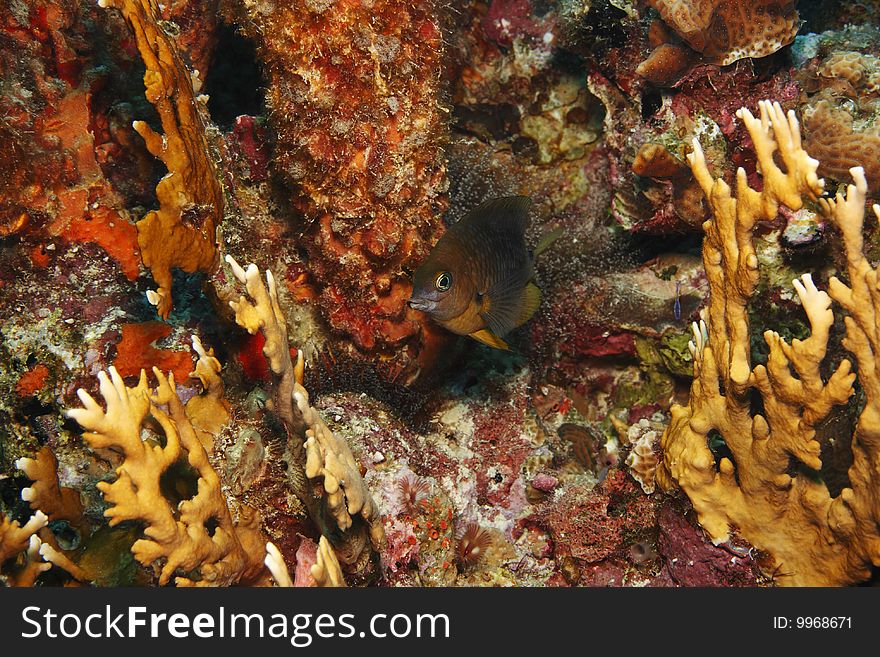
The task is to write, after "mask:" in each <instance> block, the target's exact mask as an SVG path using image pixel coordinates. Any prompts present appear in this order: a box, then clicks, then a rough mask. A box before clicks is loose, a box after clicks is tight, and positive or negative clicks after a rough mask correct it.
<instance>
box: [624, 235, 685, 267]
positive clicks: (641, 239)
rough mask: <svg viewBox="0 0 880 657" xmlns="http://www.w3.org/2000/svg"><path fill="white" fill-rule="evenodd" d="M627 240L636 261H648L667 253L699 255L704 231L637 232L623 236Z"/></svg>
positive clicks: (629, 249)
mask: <svg viewBox="0 0 880 657" xmlns="http://www.w3.org/2000/svg"><path fill="white" fill-rule="evenodd" d="M621 239H622V240H623V241H625V242H626V244H627V248H628V251H629V253H630V254H632V260H633V262H634V263H646V262H648V261H649V260H651V259H652V258H655V257H657V256H658V255H661V254H665V253H681V254H685V255H695V256H699V255H700V254H701V253H702V243H703V234H702V233H679V234H666V235H653V234H647V233H635V234H633V235H627V236H623V237H622V238H621Z"/></svg>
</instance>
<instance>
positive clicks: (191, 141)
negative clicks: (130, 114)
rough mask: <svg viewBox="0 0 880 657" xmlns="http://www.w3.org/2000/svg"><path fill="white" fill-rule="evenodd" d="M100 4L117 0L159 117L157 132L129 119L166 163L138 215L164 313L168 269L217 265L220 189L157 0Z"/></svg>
mask: <svg viewBox="0 0 880 657" xmlns="http://www.w3.org/2000/svg"><path fill="white" fill-rule="evenodd" d="M100 4H101V6H103V7H110V6H112V7H116V8H118V9H119V10H120V11H122V13H123V15H124V16H125V18H126V20H127V21H128V22H129V24H131V27H132V30H133V31H134V36H135V40H136V41H137V45H138V50H139V51H140V54H141V58H142V59H143V61H144V65H145V66H146V68H147V71H146V73H145V74H144V85H145V86H146V93H147V100H149V101H150V102H151V103H152V104H153V106H154V107H155V108H156V111H157V112H158V113H159V118H160V119H161V120H162V130H163V133H164V134H161V135H160V134H158V133H156V132H154V131H153V130H152V129H151V128H150V126H148V125H147V124H146V123H145V122H144V121H135V122H134V124H133V126H134V129H135V130H136V131H137V132H138V133H139V134H140V135H141V137H143V139H144V142H145V143H146V146H147V150H149V151H150V153H151V154H152V155H153V156H154V157H157V158H159V159H160V160H161V161H162V163H163V164H164V165H165V167H166V168H167V169H168V174H167V175H166V176H165V177H163V178H162V180H161V181H159V184H158V185H157V186H156V196H157V197H158V199H159V209H158V210H152V211H150V212H148V213H147V214H146V216H144V218H143V219H141V220H140V221H139V222H138V223H137V229H138V245H139V246H140V249H141V257H142V258H143V261H144V265H146V266H147V267H149V268H150V271H152V273H153V278H154V279H155V281H156V283H157V284H158V286H159V288H158V290H156V291H155V292H153V291H151V292H150V293H149V294H148V298H149V299H150V301H151V303H153V304H154V305H156V306H158V308H157V310H158V313H159V315H160V316H161V317H163V318H165V319H167V318H168V315H169V314H170V313H171V307H172V301H171V269H172V268H173V267H177V268H179V269H182V270H184V271H186V272H195V271H201V272H208V271H211V270H212V269H213V268H214V266H215V265H216V262H217V246H216V229H217V226H218V225H219V223H220V220H221V219H222V217H223V193H222V189H221V187H220V183H219V182H218V180H219V178H218V175H217V172H216V171H215V168H214V164H213V162H212V161H211V158H210V156H209V149H208V141H207V139H206V137H205V125H204V122H203V121H202V118H201V116H200V114H199V108H198V105H197V103H198V102H199V101H198V99H197V98H196V94H195V91H194V90H193V86H192V79H191V77H190V74H189V72H188V71H187V69H186V66H185V65H184V63H183V60H182V59H181V57H180V54H179V53H178V51H177V47H176V46H175V44H174V42H173V40H172V39H171V38H170V37H169V36H168V35H167V34H165V32H164V31H163V29H162V27H161V25H160V15H159V8H158V6H157V3H156V0H100Z"/></svg>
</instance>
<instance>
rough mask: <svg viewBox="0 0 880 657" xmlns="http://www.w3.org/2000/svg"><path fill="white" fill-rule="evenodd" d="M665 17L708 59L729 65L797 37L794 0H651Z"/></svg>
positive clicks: (766, 51) (681, 35)
mask: <svg viewBox="0 0 880 657" xmlns="http://www.w3.org/2000/svg"><path fill="white" fill-rule="evenodd" d="M647 4H648V6H650V7H653V8H654V9H656V10H657V11H658V12H660V16H661V18H662V19H663V21H664V22H665V23H666V24H667V25H669V27H671V28H672V29H673V30H675V32H676V33H677V34H678V35H679V36H680V37H681V38H682V39H684V40H685V41H686V42H687V43H688V45H689V46H690V47H691V48H693V49H694V50H696V51H697V52H699V53H702V54H703V57H704V58H705V59H706V61H709V62H711V63H714V64H720V65H722V66H723V65H726V64H731V63H733V62H735V61H736V60H738V59H743V58H744V57H766V56H767V55H772V54H773V53H774V52H776V51H777V50H779V49H780V48H782V47H783V46H786V45H788V44H789V43H791V42H792V41H794V37H795V34H796V33H797V30H798V13H797V11H796V10H795V3H794V0H754V1H753V2H745V3H739V2H728V1H726V0H647Z"/></svg>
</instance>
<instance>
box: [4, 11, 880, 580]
mask: <svg viewBox="0 0 880 657" xmlns="http://www.w3.org/2000/svg"><path fill="white" fill-rule="evenodd" d="M0 4H2V6H3V8H4V11H2V12H0V92H2V93H0V147H2V149H3V152H4V156H3V157H2V158H0V177H2V179H3V180H4V181H5V182H7V184H6V185H5V186H0V307H3V308H4V309H5V310H6V311H7V312H6V315H5V321H4V322H3V326H2V327H0V557H3V559H0V569H2V573H0V576H2V582H3V583H4V584H10V585H37V586H52V585H71V586H116V585H128V586H131V585H135V586H137V585H142V586H155V585H160V584H170V583H177V584H178V585H181V586H190V585H209V584H215V585H226V584H237V585H240V584H255V585H267V584H269V583H270V575H271V579H272V580H274V583H275V585H277V586H291V585H293V586H318V585H330V586H339V585H348V586H359V585H379V586H755V585H776V584H791V583H823V584H842V583H852V582H857V581H861V580H863V579H865V577H866V576H867V573H868V571H867V568H868V567H869V565H870V564H872V563H873V562H874V561H876V560H877V558H876V557H877V555H876V553H875V551H872V550H873V547H872V546H873V545H874V544H875V542H876V537H874V536H873V532H874V530H873V528H874V527H875V526H876V522H875V521H876V518H875V517H874V516H875V515H876V514H875V512H874V509H873V508H872V504H871V502H870V499H869V497H867V496H866V491H868V490H870V489H871V487H872V486H871V483H872V477H873V468H874V460H875V457H874V451H875V450H874V443H875V442H876V440H875V437H874V432H875V427H874V425H875V424H876V422H875V420H874V415H875V409H874V406H875V405H876V403H877V402H876V400H877V398H878V397H877V393H876V390H875V388H876V385H875V382H874V381H873V373H872V372H873V369H872V367H873V365H872V362H873V361H872V359H873V353H875V352H874V348H875V346H874V345H873V342H872V341H873V339H874V331H873V327H874V323H875V322H874V321H873V319H872V313H873V312H874V304H873V298H872V297H871V296H870V290H872V289H873V287H874V282H875V281H874V280H873V277H875V276H876V275H875V274H874V273H873V269H871V266H870V265H869V264H868V263H869V262H874V261H875V260H876V258H877V253H878V248H880V247H878V237H877V234H876V231H875V230H872V229H870V228H868V229H867V230H866V231H865V237H864V239H863V241H861V242H859V241H858V238H859V236H860V234H861V230H862V227H861V223H860V222H861V220H862V218H861V214H859V212H857V209H858V208H857V206H858V205H859V203H860V199H861V196H862V195H866V194H871V193H876V191H877V180H878V179H880V172H878V171H877V170H876V163H877V162H878V161H880V157H876V156H874V155H873V154H874V152H875V151H876V148H875V146H876V139H875V137H876V135H875V134H874V133H875V132H876V127H875V126H874V123H875V121H874V119H875V118H876V114H877V111H878V109H877V108H878V104H877V94H878V79H880V78H878V70H880V69H878V61H880V60H878V57H880V52H878V48H877V43H878V42H880V41H878V31H877V28H876V27H875V26H873V25H870V24H863V25H859V24H858V23H869V22H870V21H874V22H876V13H877V12H876V7H875V5H876V4H877V3H868V4H865V5H859V6H856V5H855V3H849V2H844V1H843V0H839V1H838V0H835V2H833V3H832V5H831V6H833V10H832V9H828V10H825V11H820V10H819V9H818V8H817V4H818V3H806V2H801V3H800V4H799V6H798V11H797V12H796V11H795V6H794V5H795V3H794V2H786V1H777V2H772V1H770V0H767V1H764V0H761V1H760V2H756V3H751V4H750V5H748V6H739V5H736V6H735V5H734V3H727V2H715V1H713V0H706V1H703V0H694V1H690V0H688V1H681V2H679V1H676V2H667V1H666V0H650V1H648V2H636V1H635V0H590V1H589V2H584V1H582V0H551V1H549V2H545V1H544V0H468V2H462V3H453V4H450V3H443V2H437V1H435V0H415V1H414V2H404V1H402V0H374V1H372V2H370V3H366V2H335V3H331V2H325V1H323V0H320V1H319V0H314V1H313V0H308V1H307V2H297V3H274V4H273V3H266V2H252V1H251V0H168V1H166V2H162V3H159V2H155V1H154V0H106V1H105V3H104V4H106V5H108V6H111V7H115V8H116V9H109V10H107V9H106V8H101V7H99V6H98V5H97V3H94V2H75V1H73V0H33V1H32V2H27V3H24V2H20V1H18V0H16V1H12V0H7V1H6V2H3V0H0ZM117 9H118V11H117ZM798 12H799V13H798ZM846 23H854V24H853V25H850V26H845V24H846ZM799 26H800V28H801V30H800V34H799V36H797V38H796V39H795V40H794V43H793V44H791V46H788V45H786V44H789V43H791V40H792V38H794V32H795V31H796V30H797V29H798V27H799ZM810 32H815V33H810ZM646 56H647V59H646ZM203 94H204V95H203ZM208 96H210V97H208ZM762 98H771V99H773V100H775V101H778V102H779V103H780V106H781V108H783V109H785V110H789V109H793V110H795V111H796V112H797V113H798V115H799V116H801V117H803V124H804V131H803V138H804V149H805V150H806V151H808V152H810V153H811V155H812V156H813V157H816V158H818V160H819V162H818V165H817V166H818V168H816V167H815V166H814V162H813V161H812V160H810V159H807V158H806V156H805V155H804V154H803V153H802V151H800V150H799V149H798V148H797V144H796V139H795V137H796V132H795V131H794V127H793V124H792V123H788V119H787V118H786V119H785V122H786V123H785V124H784V125H783V121H782V119H781V118H780V117H781V115H780V114H779V111H778V110H777V109H775V108H774V109H772V111H771V108H770V107H768V106H764V110H765V111H766V112H767V119H766V121H765V122H764V123H762V122H761V120H760V119H756V121H757V123H750V125H752V132H750V130H749V129H748V127H744V123H743V121H740V120H738V119H737V118H736V116H737V115H736V111H737V110H738V109H739V108H740V107H743V106H746V107H755V106H757V103H758V100H759V99H762ZM743 116H746V115H743ZM133 125H134V127H133ZM786 125H787V126H788V128H787V129H788V133H786V134H787V135H789V136H783V135H782V133H781V132H779V130H781V129H782V128H784V127H785V126H786ZM755 129H757V133H755V132H754V130H755ZM755 134H757V135H758V138H755ZM768 135H771V136H772V137H773V140H774V143H776V146H775V148H776V150H775V151H774V152H772V153H770V152H769V150H770V149H771V148H774V147H771V146H768V141H767V140H768V139H769V137H768ZM695 138H696V139H697V140H698V141H699V143H700V145H701V151H700V152H701V153H702V157H703V159H704V160H705V167H702V166H697V167H695V168H694V169H692V167H690V166H688V154H689V153H690V151H691V148H692V146H691V143H692V142H693V140H694V139H695ZM777 142H778V143H777ZM756 149H757V151H756ZM756 152H757V157H756ZM857 165H862V166H864V167H865V169H864V179H863V178H862V176H861V175H860V174H856V178H855V180H856V185H855V187H854V188H852V189H851V190H850V191H848V192H847V193H846V196H845V197H841V198H839V199H835V198H831V196H830V195H828V196H825V197H823V196H822V192H821V190H820V189H819V187H818V184H819V183H818V176H825V177H826V179H828V180H829V181H833V182H834V183H847V182H849V180H850V176H851V174H850V172H849V169H850V168H852V167H853V166H857ZM737 170H740V171H741V173H739V174H738V176H739V182H738V183H737V184H738V185H739V186H740V187H741V190H740V192H739V193H737V194H735V195H736V197H737V198H735V199H734V198H732V196H734V192H730V195H731V198H729V199H727V198H726V197H724V189H725V188H724V187H723V186H721V183H716V182H715V181H714V178H718V179H721V180H727V181H728V183H731V181H732V180H734V178H733V177H732V175H733V174H734V173H735V171H737ZM695 171H696V174H695ZM709 171H711V174H710V173H708V172H709ZM799 176H800V178H798V177H799ZM798 180H800V182H798ZM826 187H827V188H828V189H829V190H830V192H829V194H830V193H833V192H836V191H838V190H837V189H836V188H835V187H834V185H833V184H831V183H829V184H828V185H826ZM710 188H711V190H714V191H712V192H711V193H710V195H709V196H706V194H704V190H707V189H710ZM747 188H750V189H747ZM752 190H761V191H752ZM853 190H854V191H853ZM523 194H524V195H528V196H530V197H531V198H532V201H533V203H532V208H533V209H532V214H531V216H530V225H529V229H528V231H527V235H526V241H527V244H528V245H529V247H530V248H535V245H537V244H539V242H541V239H542V237H543V236H545V235H547V234H549V233H554V232H556V233H561V234H562V236H563V237H562V238H561V239H558V240H557V241H556V242H554V243H553V245H552V246H551V247H550V248H549V249H547V250H546V251H545V252H543V253H541V255H540V257H538V258H537V259H536V262H535V276H536V282H537V283H539V285H540V287H541V289H542V293H543V294H542V296H543V301H542V304H541V307H540V308H539V309H538V311H537V312H536V313H535V315H534V316H533V318H532V319H531V320H530V321H529V322H528V323H527V324H526V325H524V326H523V327H522V328H520V329H517V330H516V331H513V332H511V334H510V335H509V338H510V340H509V344H510V347H511V351H510V352H507V353H503V354H501V353H491V352H489V350H487V349H484V348H483V347H482V346H480V345H477V344H469V343H468V342H467V341H463V340H457V339H456V338H455V337H454V336H450V335H448V334H446V333H445V332H444V331H443V330H442V329H440V328H439V327H438V326H437V325H435V324H433V323H431V322H430V321H428V320H426V319H425V318H424V317H423V316H421V315H420V314H418V313H416V312H413V311H411V310H409V309H407V308H406V306H405V301H406V299H407V298H408V297H409V291H410V275H411V272H412V271H413V270H415V269H416V268H417V267H418V266H419V265H420V264H421V262H423V260H424V258H425V257H426V256H427V254H428V253H429V252H430V249H431V247H432V245H433V244H434V243H436V241H437V239H438V238H439V236H440V235H441V234H442V232H443V230H444V224H445V225H446V226H448V225H450V224H451V223H452V222H455V221H457V220H458V219H460V218H461V217H463V216H465V215H466V214H467V212H468V211H469V210H470V209H471V208H473V207H475V206H476V205H478V204H479V203H481V202H483V201H485V200H487V199H491V198H496V197H500V196H510V195H523ZM861 200H865V199H861ZM874 200H876V199H874ZM734 212H738V213H739V216H738V217H734V216H733V215H732V214H731V213H734ZM221 219H222V222H221ZM138 220H139V221H138ZM707 220H708V223H705V222H706V221H707ZM737 222H739V223H737ZM704 226H705V227H706V229H707V230H708V233H706V234H705V236H704V234H703V232H702V229H703V227H704ZM838 228H839V229H840V230H838ZM841 233H842V235H843V237H842V238H841ZM704 240H705V241H704ZM703 241H704V242H703ZM701 242H703V244H702V246H701ZM841 245H843V247H845V248H840V247H841ZM701 248H702V254H701V253H700V251H701ZM701 255H702V257H701ZM224 256H230V259H228V260H227V259H226V258H225V257H224ZM236 261H237V262H256V263H259V264H260V269H261V270H264V271H266V272H268V271H271V272H272V274H271V275H270V274H268V273H267V274H266V276H265V278H264V280H261V279H260V272H259V271H258V270H257V269H256V267H254V266H250V267H247V268H241V267H239V266H238V265H237V264H235V263H236ZM142 265H145V267H142ZM805 271H812V272H813V280H815V281H816V283H815V286H812V285H811V284H810V282H809V280H805V279H803V278H800V275H801V274H802V273H803V272H805ZM835 275H836V276H837V277H838V278H839V279H840V281H845V283H844V282H830V283H828V285H827V287H826V282H827V281H836V279H833V278H832V277H833V276H835ZM793 278H797V279H798V284H797V287H796V289H792V286H791V284H790V282H791V280H792V279H793ZM157 287H158V290H156V289H155V288H157ZM814 288H815V289H814ZM172 289H173V292H172ZM819 289H827V290H828V295H829V297H828V298H826V297H825V296H823V294H825V293H822V292H819ZM144 292H146V293H147V294H146V298H145V295H144ZM172 297H173V298H172ZM832 300H834V304H835V305H834V306H832V305H831V304H832ZM149 301H151V302H153V303H154V304H158V313H159V317H158V318H157V317H156V316H155V313H156V309H155V308H153V307H151V306H150V304H149V303H148V302H149ZM172 301H173V307H172ZM230 302H231V303H230ZM832 308H833V310H834V313H833V315H832V314H831V310H832ZM804 310H806V313H805V312H804ZM701 315H702V316H703V317H705V318H706V319H707V321H708V326H707V328H706V331H705V334H704V332H703V331H702V330H698V333H697V335H696V336H695V338H696V340H695V341H696V342H697V343H699V344H696V345H694V349H693V350H690V349H689V348H688V340H689V338H690V332H689V330H688V329H689V326H690V324H691V322H693V321H697V322H698V329H699V320H700V317H701ZM157 320H161V321H157ZM236 324H237V325H238V326H239V327H241V328H243V329H244V330H239V329H238V328H236ZM844 327H845V328H846V331H847V337H846V338H841V336H842V335H843V333H844ZM767 328H769V329H772V331H773V332H771V333H768V334H766V338H765V339H764V340H761V339H760V334H761V333H763V332H764V330H765V329H767ZM706 340H708V343H706ZM866 341H867V342H866ZM203 343H204V346H203ZM209 345H210V347H211V348H210V349H209V348H207V347H208V346H209ZM193 351H195V353H196V354H197V356H198V360H197V362H196V363H195V365H194V364H193V356H192V355H191V354H192V352H193ZM845 359H846V360H845ZM850 361H852V362H853V363H855V362H856V361H858V363H857V364H858V380H857V381H855V380H852V377H853V376H854V375H853V374H852V373H849V372H848V370H847V369H846V367H847V365H846V363H849V362H850ZM221 362H222V363H223V367H221ZM111 368H113V369H111ZM153 368H155V369H153ZM852 369H853V370H855V369H856V368H855V366H853V368H852ZM114 371H115V374H113V372H114ZM143 371H146V372H147V373H149V372H156V378H155V380H154V382H153V383H152V385H151V384H150V383H148V381H147V379H146V377H145V376H142V372H143ZM102 372H103V373H102ZM108 372H110V374H108ZM834 372H837V374H834ZM695 374H696V378H693V377H694V375H695ZM151 378H152V377H151ZM689 389H690V391H691V394H690V396H689ZM78 390H81V391H83V392H80V393H78V392H77V391H78ZM851 390H852V391H854V392H852V394H851ZM78 394H79V395H80V397H79V399H80V402H77V399H78V396H77V395H78ZM102 397H103V400H104V401H103V402H101V398H102ZM95 400H97V401H95ZM689 400H690V401H689ZM66 409H73V410H72V411H71V413H72V416H71V417H73V418H74V419H76V420H79V421H81V423H80V426H79V427H78V426H77V422H74V421H73V420H68V419H67V418H65V416H64V411H65V410H66ZM670 414H671V415H672V422H671V425H670ZM667 425H670V426H669V428H668V430H667V431H666V432H665V434H664V428H665V427H666V426H667ZM80 428H83V429H84V430H85V431H86V433H85V436H84V437H83V434H82V432H81V431H80V430H79V429H80ZM765 429H766V431H765ZM661 434H664V437H663V438H662V442H663V446H664V453H663V454H661V452H660V446H659V445H658V437H659V436H660V435H661ZM659 459H662V461H661V462H660V463H659V467H658V460H659ZM675 483H677V485H678V487H680V488H681V489H682V490H683V493H684V494H682V492H681V491H676V492H675V493H674V494H672V495H668V494H666V490H667V489H668V488H670V487H672V488H675V486H674V485H673V484H675ZM700 524H702V526H703V528H701V527H700ZM704 530H705V531H704ZM707 535H708V538H707ZM268 541H271V543H267V542H268ZM746 541H750V542H751V544H748V543H746ZM816 564H822V567H821V568H822V569H823V570H824V572H822V573H820V574H818V575H817V574H816V573H817V571H818V570H820V568H819V567H817V565H816ZM825 564H827V568H825Z"/></svg>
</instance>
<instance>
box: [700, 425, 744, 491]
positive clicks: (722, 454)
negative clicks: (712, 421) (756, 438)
mask: <svg viewBox="0 0 880 657" xmlns="http://www.w3.org/2000/svg"><path fill="white" fill-rule="evenodd" d="M706 446H707V447H708V448H709V451H710V452H712V456H713V457H714V458H715V472H720V471H721V459H727V460H729V461H730V462H731V463H733V476H734V477H735V478H736V482H737V483H739V473H738V472H737V467H736V459H735V458H733V452H731V451H730V447H729V446H728V445H727V441H725V440H724V436H722V435H721V433H720V432H719V431H717V430H715V429H712V430H711V431H710V432H709V433H708V434H707V435H706Z"/></svg>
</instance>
